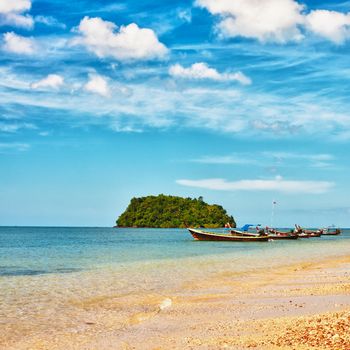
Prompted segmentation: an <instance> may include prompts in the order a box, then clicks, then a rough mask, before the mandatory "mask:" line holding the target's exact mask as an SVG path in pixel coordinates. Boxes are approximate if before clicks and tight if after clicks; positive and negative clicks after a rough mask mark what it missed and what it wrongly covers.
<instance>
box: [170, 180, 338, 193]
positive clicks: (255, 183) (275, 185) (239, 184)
mask: <svg viewBox="0 0 350 350" xmlns="http://www.w3.org/2000/svg"><path fill="white" fill-rule="evenodd" d="M176 183H178V184H179V185H183V186H188V187H196V188H204V189H209V190H219V191H277V192H284V193H314V194H319V193H325V192H328V191H329V190H330V189H331V188H332V187H333V186H334V183H332V182H327V181H293V180H283V179H282V177H280V176H276V178H275V179H273V180H240V181H227V180H225V179H203V180H177V181H176Z"/></svg>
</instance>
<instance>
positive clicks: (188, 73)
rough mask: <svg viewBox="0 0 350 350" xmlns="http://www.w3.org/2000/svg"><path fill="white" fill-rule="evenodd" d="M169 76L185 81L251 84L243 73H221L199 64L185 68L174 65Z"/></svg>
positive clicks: (204, 64) (201, 63)
mask: <svg viewBox="0 0 350 350" xmlns="http://www.w3.org/2000/svg"><path fill="white" fill-rule="evenodd" d="M169 74H170V75H171V76H173V77H177V78H185V79H210V80H216V81H238V82H240V83H241V84H243V85H249V84H251V79H250V78H248V77H247V76H246V75H244V74H243V73H242V72H236V73H219V72H218V71H217V70H216V69H215V68H210V67H209V66H208V65H207V64H206V63H203V62H198V63H194V64H192V66H191V67H189V68H185V67H183V66H181V65H180V64H175V65H172V66H171V67H170V68H169Z"/></svg>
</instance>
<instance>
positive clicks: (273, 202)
mask: <svg viewBox="0 0 350 350" xmlns="http://www.w3.org/2000/svg"><path fill="white" fill-rule="evenodd" d="M276 204H277V202H276V201H275V200H273V201H272V209H271V225H270V226H271V228H273V227H274V226H273V223H274V218H275V205H276Z"/></svg>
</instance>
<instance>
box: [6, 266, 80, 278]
mask: <svg viewBox="0 0 350 350" xmlns="http://www.w3.org/2000/svg"><path fill="white" fill-rule="evenodd" d="M77 271H81V269H79V268H74V267H68V268H58V269H52V270H40V269H25V268H18V267H11V266H5V267H4V266H1V267H0V276H2V277H10V276H38V275H48V274H53V273H72V272H77Z"/></svg>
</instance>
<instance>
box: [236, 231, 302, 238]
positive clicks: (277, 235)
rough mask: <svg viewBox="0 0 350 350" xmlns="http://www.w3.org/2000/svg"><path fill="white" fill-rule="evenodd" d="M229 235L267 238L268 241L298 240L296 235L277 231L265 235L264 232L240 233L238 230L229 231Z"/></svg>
mask: <svg viewBox="0 0 350 350" xmlns="http://www.w3.org/2000/svg"><path fill="white" fill-rule="evenodd" d="M230 232H231V234H233V235H237V236H247V237H266V236H267V237H268V238H269V239H273V240H280V239H298V235H296V234H291V233H290V232H282V231H277V230H271V229H270V230H269V232H268V233H265V231H262V232H260V233H254V232H242V231H238V230H231V231H230Z"/></svg>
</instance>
